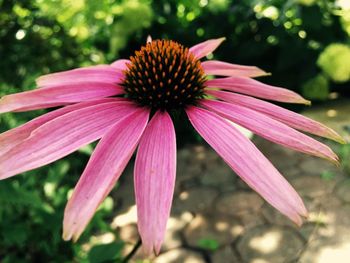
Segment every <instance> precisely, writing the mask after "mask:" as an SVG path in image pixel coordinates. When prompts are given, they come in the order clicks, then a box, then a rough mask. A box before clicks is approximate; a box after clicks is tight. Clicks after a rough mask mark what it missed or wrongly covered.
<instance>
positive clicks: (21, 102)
mask: <svg viewBox="0 0 350 263" xmlns="http://www.w3.org/2000/svg"><path fill="white" fill-rule="evenodd" d="M123 92H124V91H123V88H121V87H119V86H117V85H115V84H110V83H109V84H107V83H97V82H84V83H74V84H66V85H64V86H62V87H59V88H56V87H48V88H45V89H37V90H31V91H25V92H21V93H15V94H11V95H7V96H4V97H2V98H1V100H0V113H4V112H10V111H29V110H36V109H43V108H50V107H56V106H61V105H66V104H70V103H76V102H80V101H86V100H91V99H98V98H103V97H109V96H114V95H119V94H122V93H123Z"/></svg>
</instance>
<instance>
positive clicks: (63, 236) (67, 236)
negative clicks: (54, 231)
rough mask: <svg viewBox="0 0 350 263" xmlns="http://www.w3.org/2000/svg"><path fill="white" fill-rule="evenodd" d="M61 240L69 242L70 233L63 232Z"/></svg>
mask: <svg viewBox="0 0 350 263" xmlns="http://www.w3.org/2000/svg"><path fill="white" fill-rule="evenodd" d="M62 239H63V240H64V241H69V240H71V239H72V234H71V233H68V232H67V231H65V230H64V231H63V234H62Z"/></svg>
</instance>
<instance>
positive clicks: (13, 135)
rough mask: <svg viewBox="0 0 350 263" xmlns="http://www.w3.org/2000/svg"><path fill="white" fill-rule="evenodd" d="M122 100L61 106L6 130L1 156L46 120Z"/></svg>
mask: <svg viewBox="0 0 350 263" xmlns="http://www.w3.org/2000/svg"><path fill="white" fill-rule="evenodd" d="M121 100H123V99H120V98H104V99H99V100H92V101H87V102H80V103H76V104H73V105H69V106H66V107H63V108H60V109H58V110H54V111H51V112H49V113H47V114H44V115H42V116H40V117H37V118H35V119H33V120H31V121H29V122H27V123H25V124H23V125H21V126H19V127H16V128H14V129H12V130H9V131H6V132H4V133H2V134H0V156H1V155H2V154H4V153H5V152H7V151H8V150H10V149H11V148H13V147H15V146H16V145H17V144H19V143H21V142H22V141H24V140H25V139H27V138H28V137H29V136H30V134H31V133H32V132H33V131H34V130H35V129H37V128H38V127H40V126H41V125H43V124H45V123H46V122H49V121H51V120H53V119H55V118H57V117H60V116H63V115H64V114H67V113H69V112H72V111H75V110H79V109H82V108H86V107H89V106H93V105H97V104H102V103H107V102H113V101H121Z"/></svg>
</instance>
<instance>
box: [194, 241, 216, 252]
mask: <svg viewBox="0 0 350 263" xmlns="http://www.w3.org/2000/svg"><path fill="white" fill-rule="evenodd" d="M198 246H199V247H200V248H203V249H207V250H211V251H215V250H217V249H218V248H219V243H218V241H217V240H215V239H212V238H202V239H200V240H199V241H198Z"/></svg>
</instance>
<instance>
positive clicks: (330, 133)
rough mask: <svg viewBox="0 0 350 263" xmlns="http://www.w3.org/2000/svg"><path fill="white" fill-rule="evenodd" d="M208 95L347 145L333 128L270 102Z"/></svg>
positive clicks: (227, 94) (232, 95)
mask: <svg viewBox="0 0 350 263" xmlns="http://www.w3.org/2000/svg"><path fill="white" fill-rule="evenodd" d="M207 93H208V94H209V95H212V96H215V97H216V98H219V99H222V100H224V101H227V102H231V103H234V104H238V105H242V106H244V107H247V108H250V109H253V110H255V111H258V112H261V113H263V114H265V115H267V116H270V117H271V118H274V119H275V120H277V121H280V122H283V123H284V124H287V125H288V126H290V127H293V128H295V129H298V130H301V131H305V132H309V133H311V134H315V135H318V136H321V137H325V138H328V139H331V140H334V141H337V142H340V143H343V144H344V143H346V141H345V140H344V139H343V138H342V137H341V136H340V135H339V134H338V133H336V132H335V131H334V130H332V129H331V128H328V127H327V126H325V125H323V124H322V123H319V122H317V121H314V120H312V119H310V118H307V117H305V116H303V115H301V114H298V113H295V112H293V111H290V110H287V109H284V108H282V107H280V106H277V105H274V104H272V103H270V102H267V101H263V100H259V99H256V98H253V97H249V96H245V95H241V94H237V93H232V92H225V91H219V90H207Z"/></svg>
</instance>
